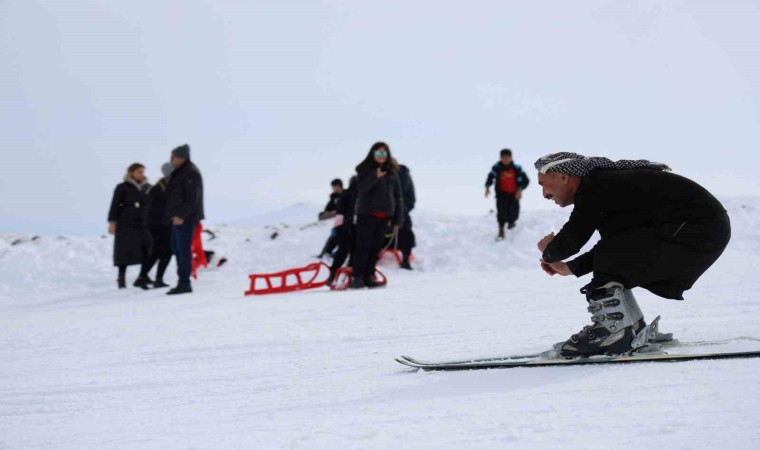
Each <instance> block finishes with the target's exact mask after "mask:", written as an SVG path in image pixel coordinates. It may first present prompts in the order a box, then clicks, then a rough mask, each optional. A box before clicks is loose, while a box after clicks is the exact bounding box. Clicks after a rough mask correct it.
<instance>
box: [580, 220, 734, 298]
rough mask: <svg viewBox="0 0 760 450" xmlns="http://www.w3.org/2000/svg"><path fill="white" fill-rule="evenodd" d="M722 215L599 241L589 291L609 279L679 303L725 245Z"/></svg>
mask: <svg viewBox="0 0 760 450" xmlns="http://www.w3.org/2000/svg"><path fill="white" fill-rule="evenodd" d="M730 239H731V223H730V221H729V219H728V215H727V214H725V213H724V214H723V215H722V216H719V217H717V218H715V219H714V220H710V221H707V222H705V221H685V222H675V223H672V224H665V225H661V226H658V227H643V228H637V229H633V230H630V231H626V232H624V233H621V234H619V235H616V236H614V237H612V238H602V240H600V241H599V243H598V244H597V245H596V247H595V248H594V256H593V265H594V277H593V279H592V281H591V283H590V284H589V286H588V287H590V288H597V287H600V286H603V285H605V284H607V283H608V282H610V281H617V282H619V283H622V284H623V285H624V286H625V287H626V288H628V289H632V288H634V287H637V286H641V287H643V288H644V289H647V290H648V291H650V292H652V293H653V294H655V295H659V296H660V297H664V298H669V299H674V300H683V293H684V291H686V290H688V289H691V287H692V286H693V285H694V283H695V282H696V281H697V279H699V277H700V276H702V274H703V273H705V271H707V269H708V268H710V266H712V265H713V263H714V262H715V261H717V260H718V258H719V257H720V255H721V254H722V253H723V250H725V248H726V246H727V245H728V241H729V240H730Z"/></svg>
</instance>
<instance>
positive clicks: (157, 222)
mask: <svg viewBox="0 0 760 450" xmlns="http://www.w3.org/2000/svg"><path fill="white" fill-rule="evenodd" d="M173 171H174V166H172V165H171V163H165V164H164V165H163V166H161V172H162V173H163V175H164V177H163V178H161V179H160V180H158V182H157V183H156V184H154V185H153V186H152V187H151V188H150V190H149V191H148V200H149V206H148V231H150V235H151V237H152V238H153V252H152V255H151V257H150V259H149V260H148V261H147V263H146V264H143V266H142V270H141V272H140V278H139V281H140V284H139V286H140V287H141V288H143V289H148V288H149V285H150V284H152V285H153V287H154V288H163V287H168V286H169V285H168V284H166V282H164V274H165V273H166V269H167V268H168V267H169V263H170V262H171V260H172V245H171V238H172V226H171V224H170V222H169V220H168V218H167V217H166V189H167V188H168V187H169V179H170V176H171V174H172V172H173ZM156 263H158V268H157V269H156V280H155V281H151V279H150V276H149V274H150V271H151V270H152V269H153V266H155V265H156ZM136 285H137V284H136Z"/></svg>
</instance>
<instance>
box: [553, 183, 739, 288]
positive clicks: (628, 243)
mask: <svg viewBox="0 0 760 450" xmlns="http://www.w3.org/2000/svg"><path fill="white" fill-rule="evenodd" d="M574 204H575V206H574V209H573V212H572V214H571V215H570V219H569V221H568V222H567V223H566V224H565V225H564V226H563V227H562V229H561V230H560V232H559V233H558V234H557V236H556V237H555V238H554V240H552V241H551V242H550V243H549V245H548V246H547V247H546V250H545V251H544V254H543V259H544V260H546V261H548V262H556V261H562V260H564V259H566V258H568V257H570V256H572V255H574V254H576V253H578V251H580V249H581V247H583V245H584V244H585V243H586V242H587V241H588V240H589V239H590V238H591V236H592V234H593V233H594V231H598V232H599V234H600V236H601V240H600V241H599V242H598V243H597V245H596V246H595V247H594V248H593V249H592V250H591V251H589V252H587V253H585V254H583V255H581V256H579V257H577V258H576V259H574V260H572V261H569V262H568V266H569V268H570V270H571V271H572V272H573V274H575V275H576V276H582V275H585V274H587V273H589V272H591V271H593V272H594V277H595V278H597V277H599V276H605V277H608V278H610V279H616V281H619V282H622V283H624V284H625V285H626V287H628V288H631V287H635V286H642V287H644V288H645V289H648V290H650V291H651V292H653V293H655V294H657V295H660V296H662V297H665V298H671V299H682V298H683V297H682V294H683V291H684V290H687V289H689V288H691V286H692V284H693V283H694V282H695V281H696V279H697V278H698V277H699V276H700V275H701V274H702V273H704V271H705V270H707V268H709V267H710V265H712V263H714V262H715V260H717V258H718V257H719V256H720V254H721V253H722V252H723V250H724V249H725V247H726V245H727V244H728V240H729V239H730V236H731V230H730V222H729V219H728V216H727V214H726V210H725V209H724V208H723V205H721V203H720V202H719V201H718V200H717V199H716V198H715V197H713V196H712V194H710V193H709V192H708V191H707V190H706V189H704V188H703V187H702V186H700V185H698V184H697V183H695V182H694V181H692V180H689V179H688V178H684V177H682V176H679V175H675V174H672V173H668V172H664V171H660V170H652V169H632V170H595V171H593V172H591V173H590V174H589V175H587V176H586V177H584V178H583V180H582V181H581V185H580V186H579V188H578V191H577V192H576V194H575V198H574Z"/></svg>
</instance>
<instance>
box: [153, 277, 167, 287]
mask: <svg viewBox="0 0 760 450" xmlns="http://www.w3.org/2000/svg"><path fill="white" fill-rule="evenodd" d="M153 287H154V288H156V289H158V288H165V287H169V285H168V284H166V283H164V280H161V279H156V281H155V282H153Z"/></svg>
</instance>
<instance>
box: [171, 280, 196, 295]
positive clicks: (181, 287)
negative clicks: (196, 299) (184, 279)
mask: <svg viewBox="0 0 760 450" xmlns="http://www.w3.org/2000/svg"><path fill="white" fill-rule="evenodd" d="M191 292H193V288H192V287H190V284H181V283H180V284H178V285H177V287H175V288H174V289H169V292H167V293H166V295H179V294H189V293H191Z"/></svg>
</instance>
